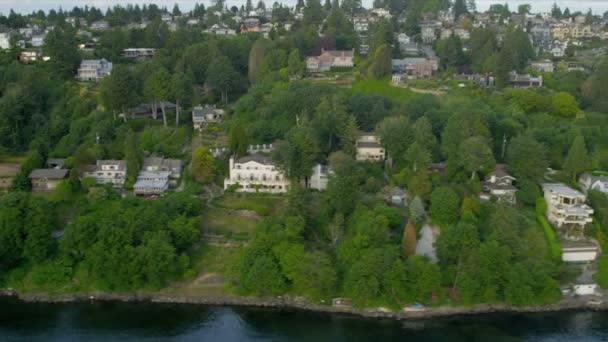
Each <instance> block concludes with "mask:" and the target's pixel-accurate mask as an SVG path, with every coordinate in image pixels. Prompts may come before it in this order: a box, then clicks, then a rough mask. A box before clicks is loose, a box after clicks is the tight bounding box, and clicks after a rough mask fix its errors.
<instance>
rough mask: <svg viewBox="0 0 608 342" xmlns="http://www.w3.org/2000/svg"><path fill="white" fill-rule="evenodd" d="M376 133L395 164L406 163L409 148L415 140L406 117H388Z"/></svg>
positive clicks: (379, 125) (380, 124)
mask: <svg viewBox="0 0 608 342" xmlns="http://www.w3.org/2000/svg"><path fill="white" fill-rule="evenodd" d="M376 132H377V134H378V135H379V136H380V139H381V141H382V145H383V146H384V147H385V148H386V151H387V152H388V154H389V155H390V156H391V157H392V158H393V160H394V162H395V164H397V165H399V164H400V163H401V162H402V161H404V160H405V157H406V151H407V148H408V146H409V145H410V144H411V143H412V140H413V137H412V129H411V126H410V122H409V120H408V118H407V117H405V116H390V117H387V118H385V119H384V120H382V122H380V123H379V124H378V127H377V128H376Z"/></svg>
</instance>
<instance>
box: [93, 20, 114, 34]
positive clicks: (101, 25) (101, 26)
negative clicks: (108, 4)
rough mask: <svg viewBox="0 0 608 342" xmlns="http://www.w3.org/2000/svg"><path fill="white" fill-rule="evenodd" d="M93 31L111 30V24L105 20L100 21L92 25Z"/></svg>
mask: <svg viewBox="0 0 608 342" xmlns="http://www.w3.org/2000/svg"><path fill="white" fill-rule="evenodd" d="M90 28H91V30H93V31H104V30H107V29H109V28H110V23H108V22H107V21H105V20H98V21H95V22H93V23H91V27H90Z"/></svg>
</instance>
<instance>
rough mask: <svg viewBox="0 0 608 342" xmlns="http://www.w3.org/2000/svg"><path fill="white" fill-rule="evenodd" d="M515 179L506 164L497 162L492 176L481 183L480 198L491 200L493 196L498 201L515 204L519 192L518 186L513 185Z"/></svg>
mask: <svg viewBox="0 0 608 342" xmlns="http://www.w3.org/2000/svg"><path fill="white" fill-rule="evenodd" d="M515 180H516V179H515V177H513V176H511V175H509V174H508V173H507V166H506V165H504V164H497V165H496V168H495V169H494V171H493V172H492V173H491V174H490V177H488V179H487V180H485V181H483V182H482V183H481V193H480V194H479V198H481V199H483V200H490V199H491V198H492V197H493V198H496V200H497V201H498V202H506V203H511V204H515V201H516V199H515V194H516V193H517V188H516V187H515V186H513V182H515Z"/></svg>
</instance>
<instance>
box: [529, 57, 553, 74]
mask: <svg viewBox="0 0 608 342" xmlns="http://www.w3.org/2000/svg"><path fill="white" fill-rule="evenodd" d="M530 67H531V68H532V69H534V70H536V71H538V72H553V71H554V70H555V66H554V65H553V61H551V60H548V59H542V60H538V61H532V62H530Z"/></svg>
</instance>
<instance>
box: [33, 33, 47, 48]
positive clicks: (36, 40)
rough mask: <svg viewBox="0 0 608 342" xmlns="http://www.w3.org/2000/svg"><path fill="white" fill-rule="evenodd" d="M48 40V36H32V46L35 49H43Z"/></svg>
mask: <svg viewBox="0 0 608 342" xmlns="http://www.w3.org/2000/svg"><path fill="white" fill-rule="evenodd" d="M45 38H46V35H38V36H32V41H31V43H32V46H33V47H42V46H43V45H44V39H45Z"/></svg>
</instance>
